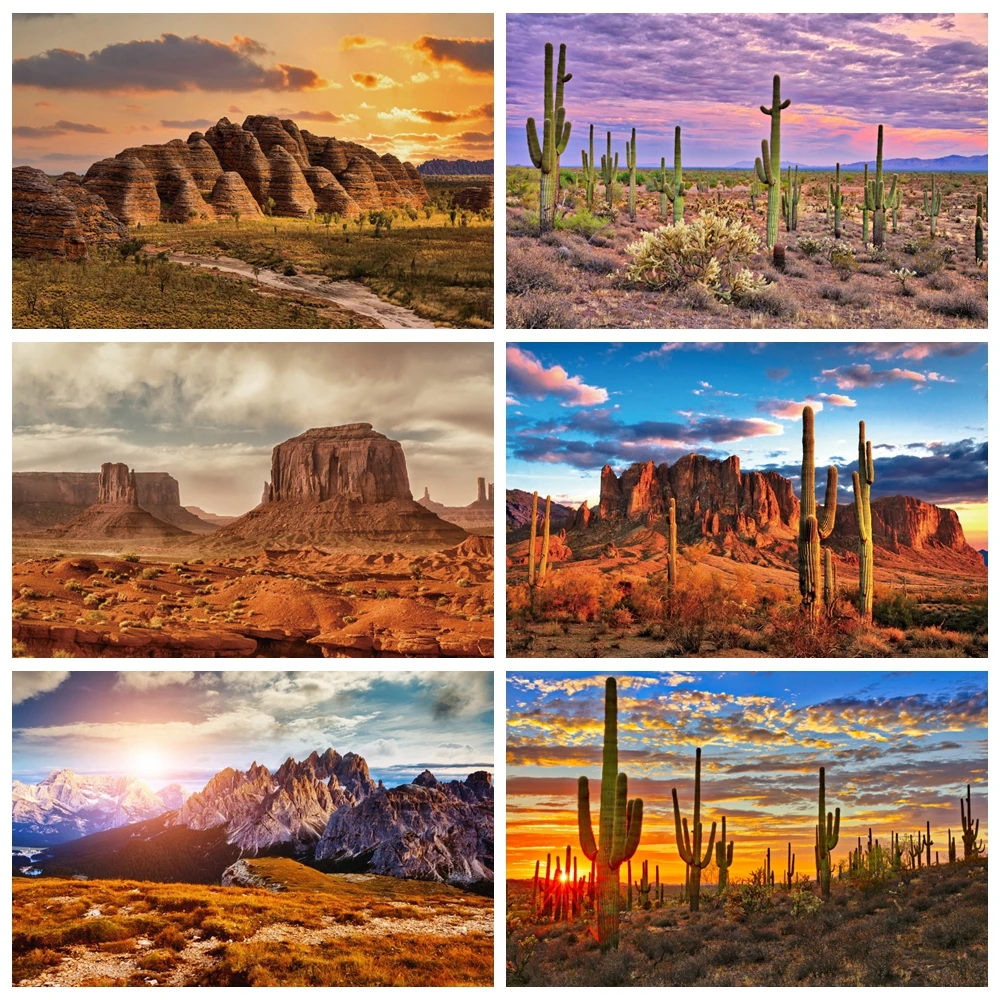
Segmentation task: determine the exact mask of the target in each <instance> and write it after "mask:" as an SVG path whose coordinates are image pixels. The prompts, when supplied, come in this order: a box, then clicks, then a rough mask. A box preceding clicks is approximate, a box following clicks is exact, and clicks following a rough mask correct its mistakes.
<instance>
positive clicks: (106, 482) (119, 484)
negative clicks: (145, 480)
mask: <svg viewBox="0 0 1000 1000" xmlns="http://www.w3.org/2000/svg"><path fill="white" fill-rule="evenodd" d="M97 502H98V503H102V504H104V503H107V504H126V505H128V506H129V507H138V506H139V499H138V496H137V494H136V488H135V472H133V471H129V467H128V466H127V465H126V464H125V463H124V462H105V463H104V464H103V465H102V466H101V472H100V475H99V476H98V479H97Z"/></svg>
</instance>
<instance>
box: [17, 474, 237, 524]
mask: <svg viewBox="0 0 1000 1000" xmlns="http://www.w3.org/2000/svg"><path fill="white" fill-rule="evenodd" d="M134 475H135V491H136V497H137V500H138V505H139V506H140V507H141V508H142V509H143V510H145V511H148V512H149V513H150V514H152V515H153V516H154V517H156V518H158V519H159V520H161V521H166V522H167V523H168V524H172V525H174V526H175V527H178V528H183V529H184V530H185V531H192V532H195V533H198V534H207V533H208V532H211V531H214V530H215V529H216V528H217V527H218V526H219V525H218V524H217V523H215V522H213V521H212V520H210V519H209V518H201V517H199V516H197V514H196V513H195V512H194V511H191V510H188V509H187V508H185V507H182V506H181V495H180V484H179V483H178V482H177V480H176V479H174V477H173V476H171V475H170V474H169V473H166V472H136V473H134ZM100 478H101V474H100V473H98V472H15V473H14V474H13V483H12V487H11V490H12V499H13V528H14V531H15V533H17V532H26V531H38V530H40V529H43V528H52V527H55V526H57V525H60V524H65V523H66V522H68V521H70V520H72V519H73V518H74V517H76V516H77V514H81V513H83V511H85V510H86V509H87V508H88V507H90V506H92V505H93V504H96V503H97V502H98V497H99V493H100Z"/></svg>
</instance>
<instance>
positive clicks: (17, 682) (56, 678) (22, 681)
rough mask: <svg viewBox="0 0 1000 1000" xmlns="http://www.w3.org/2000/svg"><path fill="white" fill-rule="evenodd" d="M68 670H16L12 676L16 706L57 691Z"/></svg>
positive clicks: (67, 674)
mask: <svg viewBox="0 0 1000 1000" xmlns="http://www.w3.org/2000/svg"><path fill="white" fill-rule="evenodd" d="M67 677H69V671H68V670H15V671H13V672H12V674H11V678H12V682H13V683H12V687H13V700H14V704H15V705H20V704H21V702H22V701H28V700H29V699H30V698H36V697H37V696H38V695H40V694H47V693H48V692H49V691H55V689H56V688H57V687H59V685H60V684H62V682H63V681H64V680H66V678H67Z"/></svg>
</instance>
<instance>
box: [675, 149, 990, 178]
mask: <svg viewBox="0 0 1000 1000" xmlns="http://www.w3.org/2000/svg"><path fill="white" fill-rule="evenodd" d="M988 161H989V157H988V156H987V155H986V154H983V155H982V156H938V157H936V158H935V159H932V160H924V159H921V158H920V157H919V156H904V157H897V158H896V159H892V160H883V161H882V169H883V170H888V171H890V172H893V171H895V172H896V173H966V174H985V173H988V172H989V165H988ZM753 165H754V161H753V160H740V161H739V162H738V163H733V164H730V166H728V167H717V168H713V167H703V168H700V169H705V170H712V169H718V170H752V169H753ZM787 167H792V168H793V169H794V168H795V167H798V168H799V170H833V169H835V167H836V164H833V163H831V164H829V165H828V166H825V167H816V166H809V165H807V164H803V163H796V162H795V161H794V160H782V161H781V169H782V170H784V169H786V168H787ZM689 169H691V170H697V169H699V168H698V167H691V168H689ZM840 169H841V171H847V170H862V171H863V170H864V169H865V161H864V160H858V161H857V162H855V163H841V165H840ZM874 169H875V161H874V160H869V161H868V170H869V172H871V171H873V170H874Z"/></svg>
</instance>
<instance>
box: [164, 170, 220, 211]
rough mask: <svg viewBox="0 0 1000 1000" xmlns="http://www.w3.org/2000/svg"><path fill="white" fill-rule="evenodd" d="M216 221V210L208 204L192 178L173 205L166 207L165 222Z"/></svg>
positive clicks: (181, 189) (188, 180) (183, 185)
mask: <svg viewBox="0 0 1000 1000" xmlns="http://www.w3.org/2000/svg"><path fill="white" fill-rule="evenodd" d="M214 219H215V210H214V209H213V208H212V206H211V205H208V204H206V202H205V199H204V198H202V196H201V192H200V191H199V190H198V186H197V185H196V184H195V182H194V181H193V180H191V178H188V179H187V180H185V181H184V183H183V184H182V185H181V188H180V190H179V191H178V192H177V194H176V196H175V197H174V201H173V203H172V204H171V205H169V206H167V205H164V210H163V221H164V222H210V221H212V220H214Z"/></svg>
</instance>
